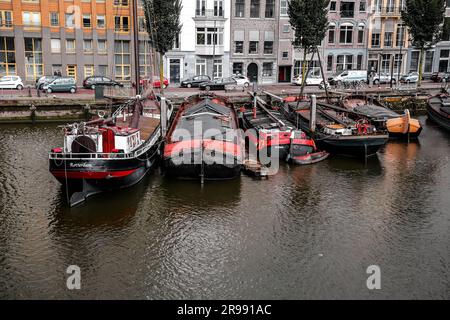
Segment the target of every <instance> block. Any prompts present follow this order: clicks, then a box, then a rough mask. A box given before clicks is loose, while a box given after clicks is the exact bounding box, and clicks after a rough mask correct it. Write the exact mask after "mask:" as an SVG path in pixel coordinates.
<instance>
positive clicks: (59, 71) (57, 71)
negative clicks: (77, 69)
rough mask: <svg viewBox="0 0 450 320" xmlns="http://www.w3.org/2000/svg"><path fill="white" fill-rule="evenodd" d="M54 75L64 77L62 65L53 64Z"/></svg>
mask: <svg viewBox="0 0 450 320" xmlns="http://www.w3.org/2000/svg"><path fill="white" fill-rule="evenodd" d="M52 75H54V76H61V75H62V65H60V64H52Z"/></svg>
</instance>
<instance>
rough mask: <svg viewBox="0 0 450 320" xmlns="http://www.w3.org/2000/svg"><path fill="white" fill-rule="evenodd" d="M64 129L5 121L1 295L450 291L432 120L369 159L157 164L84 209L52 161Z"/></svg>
mask: <svg viewBox="0 0 450 320" xmlns="http://www.w3.org/2000/svg"><path fill="white" fill-rule="evenodd" d="M421 120H422V123H424V122H425V121H423V120H424V119H421ZM58 133H59V130H58V129H57V128H56V127H55V126H54V125H39V126H33V127H28V126H2V127H0V137H1V142H0V288H2V289H0V298H137V299H160V298H262V299H264V298H267V299H276V298H288V299H292V298H450V292H449V287H448V270H450V269H449V267H450V257H449V255H448V252H449V248H450V237H449V233H448V232H449V230H450V216H449V210H448V208H449V207H450V198H449V197H448V191H449V187H450V169H449V150H450V134H448V133H446V132H444V131H442V130H440V129H439V128H437V127H435V126H434V125H433V124H432V123H426V126H425V128H424V131H423V133H422V136H421V138H420V141H419V142H411V143H409V144H407V143H405V142H401V141H393V142H390V143H388V144H387V145H386V147H385V148H383V149H382V150H381V151H380V153H379V154H378V155H377V156H375V157H371V158H369V159H368V161H367V163H364V162H361V161H359V160H355V159H348V158H341V157H335V158H331V159H328V160H326V161H324V162H321V163H318V164H316V165H312V166H302V167H300V166H293V165H282V166H281V168H280V172H279V173H278V175H276V176H273V177H270V178H269V179H268V180H263V181H258V180H253V179H252V178H249V177H245V176H242V177H241V179H238V180H234V181H226V182H206V183H205V184H204V185H203V186H202V185H200V183H198V182H190V181H176V180H169V179H165V178H164V177H162V176H161V175H160V174H159V170H157V171H156V172H155V174H154V175H152V176H149V177H147V178H146V179H144V180H143V181H142V182H141V183H139V184H138V185H136V186H134V187H132V188H129V189H126V190H123V191H120V192H113V193H108V194H102V195H99V196H95V197H92V198H90V199H89V200H88V202H86V203H84V204H82V205H80V206H77V207H75V208H71V209H69V208H67V207H65V206H64V205H63V204H64V203H65V200H64V199H65V196H66V195H65V193H64V191H63V190H62V188H61V186H60V185H59V184H58V183H57V182H56V181H55V180H54V179H53V178H52V176H51V175H50V174H49V173H48V164H47V151H48V150H49V149H50V148H51V147H53V146H55V145H58V144H59V140H60V138H59V136H58ZM71 264H76V265H78V266H80V268H81V270H82V289H81V290H80V291H69V290H67V289H66V288H65V279H66V278H65V277H66V274H65V270H66V268H67V266H69V265H71ZM372 264H376V265H379V266H380V267H381V271H382V290H380V291H377V292H372V291H369V290H368V289H367V288H366V286H365V283H366V279H367V274H366V273H365V270H366V268H367V266H369V265H372Z"/></svg>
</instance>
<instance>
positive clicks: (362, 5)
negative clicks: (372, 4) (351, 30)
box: [359, 0, 366, 12]
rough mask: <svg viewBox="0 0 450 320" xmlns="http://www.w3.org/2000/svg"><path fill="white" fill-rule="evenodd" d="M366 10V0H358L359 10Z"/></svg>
mask: <svg viewBox="0 0 450 320" xmlns="http://www.w3.org/2000/svg"><path fill="white" fill-rule="evenodd" d="M365 11H366V1H363V0H361V1H360V2H359V12H365Z"/></svg>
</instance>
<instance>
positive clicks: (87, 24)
mask: <svg viewBox="0 0 450 320" xmlns="http://www.w3.org/2000/svg"><path fill="white" fill-rule="evenodd" d="M83 27H84V28H91V27H92V24H91V15H90V14H83Z"/></svg>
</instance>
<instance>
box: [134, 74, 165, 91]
mask: <svg viewBox="0 0 450 320" xmlns="http://www.w3.org/2000/svg"><path fill="white" fill-rule="evenodd" d="M150 81H151V79H141V80H140V81H139V84H140V85H141V86H144V87H148V86H149V85H150ZM152 84H153V88H161V81H160V79H159V77H157V76H154V77H153V83H152ZM168 86H169V80H167V79H166V78H164V81H163V88H164V89H165V88H167V87H168Z"/></svg>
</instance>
